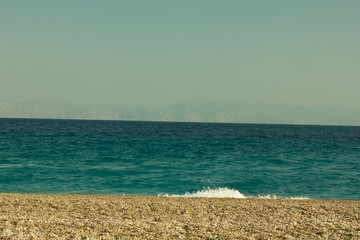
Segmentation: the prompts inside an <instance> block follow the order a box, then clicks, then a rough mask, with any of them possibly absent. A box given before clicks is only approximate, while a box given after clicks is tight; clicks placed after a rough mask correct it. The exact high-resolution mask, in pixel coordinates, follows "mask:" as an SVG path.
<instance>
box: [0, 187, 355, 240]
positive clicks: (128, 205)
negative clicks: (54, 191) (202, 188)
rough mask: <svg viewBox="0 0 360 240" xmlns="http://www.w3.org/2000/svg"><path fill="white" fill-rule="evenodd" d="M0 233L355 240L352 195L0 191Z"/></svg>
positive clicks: (3, 236)
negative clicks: (274, 196) (325, 197)
mask: <svg viewBox="0 0 360 240" xmlns="http://www.w3.org/2000/svg"><path fill="white" fill-rule="evenodd" d="M0 239H360V201H338V200H291V199H256V198H245V199H235V198H192V197H189V198H186V197H157V196H110V195H101V196H95V195H50V194H49V195H48V194H46V195H45V194H44V195H42V194H5V193H2V194H0Z"/></svg>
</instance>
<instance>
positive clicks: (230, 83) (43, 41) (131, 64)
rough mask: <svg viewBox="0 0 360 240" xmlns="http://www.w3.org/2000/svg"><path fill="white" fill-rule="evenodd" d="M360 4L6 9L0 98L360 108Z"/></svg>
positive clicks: (13, 4) (102, 4) (26, 5)
mask: <svg viewBox="0 0 360 240" xmlns="http://www.w3.org/2000/svg"><path fill="white" fill-rule="evenodd" d="M359 27H360V1H357V0H356V1H350V0H347V1H330V0H327V1H320V0H319V1H313V0H312V1H288V0H284V1H268V0H264V1H239V0H236V1H210V0H207V1H205V0H204V1H197V0H189V1H186V0H181V1H171V0H164V1H157V0H154V1H148V0H146V1H145V0H144V1H133V0H131V1H89V0H86V1H85V0H83V1H72V0H71V1H70V0H69V1H65V0H64V1H47V0H46V1H27V0H24V1H16V0H11V1H10V0H9V1H1V3H0V84H1V87H0V100H7V101H26V100H30V99H35V98H40V99H49V100H53V101H58V102H66V103H82V104H121V105H127V106H147V105H167V104H173V103H179V102H188V101H215V102H234V103H239V102H245V103H271V104H272V103H280V104H282V103H289V104H297V105H301V106H307V107H312V106H314V107H315V106H323V105H335V106H342V107H346V108H349V109H353V110H360V104H359V103H360V94H359V92H360V78H359V77H360V46H359V43H360V29H359Z"/></svg>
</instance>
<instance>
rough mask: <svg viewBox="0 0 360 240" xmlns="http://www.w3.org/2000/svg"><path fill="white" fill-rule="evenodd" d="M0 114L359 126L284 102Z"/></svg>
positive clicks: (357, 121) (30, 108) (51, 107)
mask: <svg viewBox="0 0 360 240" xmlns="http://www.w3.org/2000/svg"><path fill="white" fill-rule="evenodd" d="M0 117H6V118H57V119H102V120H139V121H183V122H226V123H228V122H231V123H278V124H324V125H360V112H351V111H348V110H345V109H343V108H339V107H317V108H306V107H301V106H296V105H286V104H284V105H273V104H247V103H241V104H232V103H215V102H191V103H181V104H175V105H170V106H154V107H146V108H130V107H126V106H121V105H119V106H115V105H79V104H65V103H57V102H52V101H47V100H32V101H28V102H22V103H14V102H5V101H2V102H1V101H0Z"/></svg>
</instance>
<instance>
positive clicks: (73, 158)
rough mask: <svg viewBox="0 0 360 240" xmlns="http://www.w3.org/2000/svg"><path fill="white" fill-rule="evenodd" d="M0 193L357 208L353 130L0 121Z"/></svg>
mask: <svg viewBox="0 0 360 240" xmlns="http://www.w3.org/2000/svg"><path fill="white" fill-rule="evenodd" d="M0 192H2V193H36V194H95V195H104V194H107V195H147V196H169V197H171V196H180V197H234V198H293V199H307V198H309V199H337V200H356V201H359V200H360V127H359V126H318V125H317V126H312V125H276V124H230V123H189V122H141V121H100V120H99V121H98V120H59V119H10V118H0Z"/></svg>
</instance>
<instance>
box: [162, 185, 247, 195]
mask: <svg viewBox="0 0 360 240" xmlns="http://www.w3.org/2000/svg"><path fill="white" fill-rule="evenodd" d="M162 196H168V197H212V198H246V197H245V196H244V195H243V194H242V193H240V192H239V191H238V190H234V189H230V188H226V187H220V188H210V187H208V188H204V189H203V190H200V191H197V192H193V193H189V192H186V193H185V194H180V195H178V194H173V195H168V194H165V195H162Z"/></svg>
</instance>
